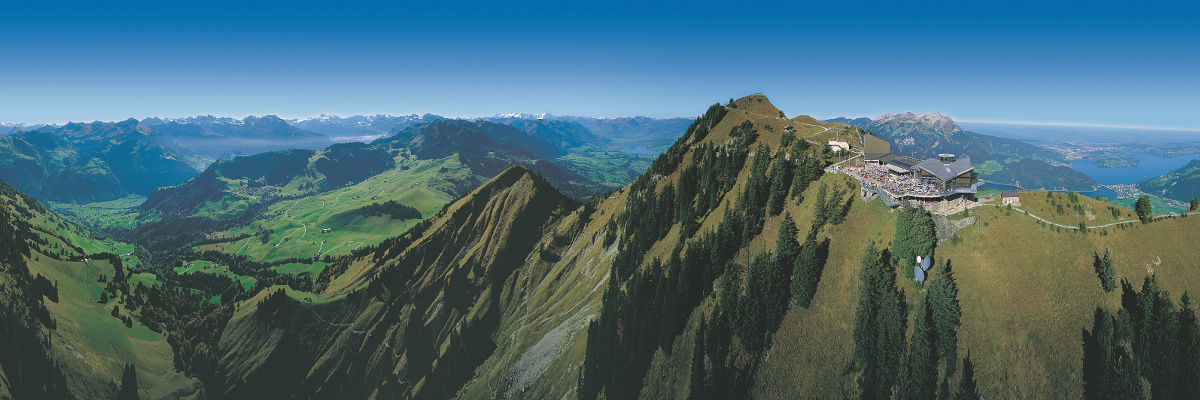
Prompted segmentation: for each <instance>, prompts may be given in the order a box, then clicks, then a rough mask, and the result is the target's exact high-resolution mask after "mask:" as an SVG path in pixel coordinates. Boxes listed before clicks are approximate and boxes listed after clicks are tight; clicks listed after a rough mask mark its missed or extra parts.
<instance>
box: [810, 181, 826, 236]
mask: <svg viewBox="0 0 1200 400" xmlns="http://www.w3.org/2000/svg"><path fill="white" fill-rule="evenodd" d="M813 208H814V210H813V223H812V226H813V230H820V229H821V227H822V226H825V185H821V187H820V188H817V200H816V201H814V202H813Z"/></svg>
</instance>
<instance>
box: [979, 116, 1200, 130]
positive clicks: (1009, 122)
mask: <svg viewBox="0 0 1200 400" xmlns="http://www.w3.org/2000/svg"><path fill="white" fill-rule="evenodd" d="M955 122H966V123H977V124H997V125H1040V126H1074V127H1085V128H1113V129H1140V130H1155V131H1180V132H1196V133H1200V128H1181V127H1174V126H1138V125H1117V124H1089V123H1082V122H1042V121H1002V120H982V119H961V120H955Z"/></svg>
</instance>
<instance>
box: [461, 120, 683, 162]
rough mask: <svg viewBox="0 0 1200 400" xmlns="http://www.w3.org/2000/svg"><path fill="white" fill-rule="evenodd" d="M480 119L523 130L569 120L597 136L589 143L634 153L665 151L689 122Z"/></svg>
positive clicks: (589, 140)
mask: <svg viewBox="0 0 1200 400" xmlns="http://www.w3.org/2000/svg"><path fill="white" fill-rule="evenodd" d="M484 119H486V120H488V121H491V122H495V123H500V124H506V125H513V126H517V127H518V128H521V129H524V128H522V126H524V125H526V124H529V123H530V122H531V121H562V122H573V123H577V124H579V125H580V126H581V127H583V128H584V129H587V130H588V131H590V132H591V133H592V134H593V135H594V136H595V137H598V138H591V139H588V140H586V141H588V142H590V144H591V145H594V146H595V145H604V146H608V147H610V148H613V149H616V150H620V151H625V152H635V153H641V152H653V153H661V152H663V151H665V150H666V149H667V148H668V147H670V146H671V144H672V143H675V139H676V138H678V137H679V136H680V135H682V134H683V132H684V131H685V130H687V127H688V125H689V124H691V123H692V121H693V119H691V118H650V117H622V118H593V117H577V116H570V115H553V114H530V113H508V114H497V115H495V116H492V117H488V118H484Z"/></svg>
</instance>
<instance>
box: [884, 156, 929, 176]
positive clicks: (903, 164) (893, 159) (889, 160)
mask: <svg viewBox="0 0 1200 400" xmlns="http://www.w3.org/2000/svg"><path fill="white" fill-rule="evenodd" d="M919 162H921V160H918V159H916V158H912V157H909V156H902V155H899V154H887V155H884V156H882V157H879V163H881V164H888V165H894V166H896V167H900V168H904V169H906V170H912V168H913V166H914V165H917V163H919ZM905 172H908V171H905Z"/></svg>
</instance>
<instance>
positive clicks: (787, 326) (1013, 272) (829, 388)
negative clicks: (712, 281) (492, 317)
mask: <svg viewBox="0 0 1200 400" xmlns="http://www.w3.org/2000/svg"><path fill="white" fill-rule="evenodd" d="M756 103H757V102H756ZM745 120H753V121H754V123H756V126H758V127H759V129H758V131H759V132H760V136H759V138H758V140H759V141H760V142H763V143H769V142H775V143H778V142H777V140H778V137H776V136H773V135H771V134H769V133H768V132H770V131H769V130H768V129H767V128H766V126H767V125H771V124H778V123H781V122H782V121H781V120H779V119H775V120H774V121H773V120H772V119H771V118H764V116H763V115H762V114H760V113H753V114H751V113H738V112H737V111H736V109H731V110H729V114H728V115H726V116H725V118H724V119H723V120H722V121H721V123H720V124H718V127H717V128H714V129H713V130H712V133H710V134H709V136H708V137H709V138H710V139H706V140H712V141H714V142H718V143H720V142H723V141H725V140H728V139H729V136H727V135H728V134H727V133H726V132H728V131H729V130H731V128H732V127H733V126H737V125H738V124H740V123H741V121H745ZM727 124H728V125H727ZM758 124H762V125H758ZM816 131H817V130H816V129H812V128H811V127H809V128H807V131H805V132H806V133H810V134H811V133H815V132H816ZM776 132H778V131H776ZM689 158H690V157H687V156H685V157H682V159H684V160H687V159H689ZM752 159H753V158H751V161H752ZM751 161H748V162H747V165H749V164H750V163H751ZM683 165H684V166H686V165H687V162H686V161H685V162H684V163H683ZM652 169H653V168H652ZM680 169H684V168H680ZM652 173H653V172H652ZM664 175H665V176H664V177H663V178H662V179H661V180H658V182H659V183H658V185H657V186H658V190H660V191H661V190H662V188H663V187H665V186H666V185H669V184H670V182H671V181H672V179H675V178H674V177H675V176H677V175H678V170H677V171H676V172H675V173H673V174H664ZM748 175H749V171H742V172H741V173H740V174H739V177H738V181H737V184H736V185H735V187H734V188H733V189H732V190H730V192H729V193H730V195H727V196H732V194H735V193H737V192H739V191H740V190H741V188H742V187H743V186H744V185H745V182H746V179H747V178H748ZM821 185H828V186H827V187H829V188H833V187H845V186H851V189H850V190H849V191H850V192H851V193H854V192H856V188H855V185H856V184H855V183H854V182H853V181H852V180H849V179H848V178H846V177H845V176H837V175H827V176H824V177H822V178H821V179H820V180H819V181H817V182H814V183H813V184H812V185H810V186H809V188H808V189H807V190H806V191H805V192H804V193H803V194H802V195H801V196H800V197H801V198H803V199H805V200H804V201H802V202H800V203H799V204H797V203H793V202H790V201H789V202H788V205H787V206H785V208H784V211H785V212H787V213H789V214H791V215H792V216H793V217H794V219H795V222H796V224H797V226H798V228H799V231H800V232H805V231H806V228H808V227H811V226H812V224H813V215H814V213H815V212H816V211H817V207H816V204H815V203H814V202H813V201H812V200H811V199H813V198H815V197H817V196H816V195H815V192H816V191H817V189H818V188H819V187H820V186H821ZM635 186H636V184H635ZM630 195H638V194H637V193H628V192H626V191H622V192H618V193H617V194H614V196H613V197H611V198H609V199H606V200H604V201H601V202H600V203H598V204H597V205H596V206H595V208H596V209H597V210H599V211H597V212H596V213H595V214H593V215H596V217H593V219H592V222H591V223H590V224H589V225H588V226H587V227H584V228H582V229H580V230H579V232H580V234H578V235H577V236H574V239H573V240H570V241H563V242H561V243H560V244H557V245H555V246H550V245H549V242H550V240H551V239H549V238H546V239H544V240H546V241H547V245H546V247H547V248H550V249H557V251H552V252H551V256H548V257H538V258H537V259H534V258H533V256H531V260H533V261H530V262H529V263H528V264H527V267H526V270H527V271H529V272H522V276H528V277H529V278H531V279H528V280H524V279H523V281H526V282H529V283H528V284H527V287H528V288H530V289H527V293H528V294H526V295H525V297H524V299H523V301H525V304H526V305H527V306H526V307H528V309H527V311H526V312H522V313H516V314H513V315H512V316H510V317H506V319H505V322H502V323H501V327H507V328H502V331H501V333H502V334H501V335H498V337H499V338H501V339H499V340H498V341H497V342H498V346H499V348H500V349H502V351H497V353H496V354H497V355H496V356H494V357H492V358H491V359H489V360H488V361H486V362H485V363H484V364H483V365H482V366H481V368H480V369H479V371H478V374H477V377H476V380H475V381H473V382H472V383H470V384H469V385H468V386H467V387H466V388H465V389H464V390H463V391H462V392H460V394H463V395H464V396H468V397H487V396H496V397H520V396H522V395H532V396H534V397H543V398H545V397H549V398H558V397H567V398H573V397H575V395H576V393H575V387H574V386H572V385H571V384H570V383H564V381H566V382H572V381H575V380H574V379H573V378H574V377H578V376H579V375H580V371H579V368H580V367H582V366H583V365H584V363H585V361H584V360H583V358H582V353H584V351H583V349H582V347H584V345H583V344H581V343H580V342H584V341H591V340H594V338H592V337H590V334H589V333H588V332H587V330H586V329H582V328H581V326H582V323H583V322H580V321H586V320H587V319H589V317H590V318H595V315H594V314H591V315H589V310H597V309H599V308H600V305H599V304H594V305H590V304H593V303H591V302H594V301H596V300H597V299H599V298H600V297H601V292H603V289H601V288H600V286H602V285H603V284H604V283H605V281H606V280H607V279H611V278H612V275H611V273H609V274H607V275H604V274H600V273H598V272H597V270H599V271H609V272H611V268H612V267H611V265H612V263H613V262H614V260H615V259H616V258H618V257H617V254H618V253H619V251H620V250H618V249H617V248H613V247H610V246H605V245H604V236H605V234H606V233H607V231H606V229H604V228H606V227H611V226H608V225H607V224H608V220H609V218H611V217H607V218H605V217H599V216H600V215H604V214H605V213H606V212H611V211H609V210H617V212H618V213H619V212H620V211H619V210H622V209H625V205H626V204H627V202H628V201H629V196H630ZM1030 195H1032V196H1035V197H1036V196H1038V195H1041V196H1043V197H1044V193H1040V192H1038V193H1027V194H1026V196H1030ZM1056 196H1057V197H1058V198H1057V199H1056V201H1060V202H1065V201H1068V200H1066V199H1065V196H1062V195H1056ZM731 200H732V199H731V198H728V197H727V198H726V199H725V200H723V201H722V202H721V204H722V207H727V206H731V205H732V204H730V203H732V201H731ZM846 200H849V199H846ZM1080 201H1081V202H1083V203H1085V204H1083V206H1084V209H1085V210H1086V211H1089V212H1088V213H1085V214H1080V215H1079V216H1078V217H1076V218H1078V219H1080V220H1082V221H1089V223H1090V224H1093V225H1095V224H1099V223H1101V222H1103V221H1104V219H1105V218H1109V219H1111V218H1110V217H1109V216H1107V215H1104V214H1103V213H1104V212H1107V210H1109V209H1108V205H1107V204H1104V203H1100V202H1095V201H1093V200H1091V199H1086V198H1081V200H1080ZM889 211H890V210H888V209H887V208H886V207H884V206H883V205H882V204H881V203H879V202H872V203H863V202H861V201H860V200H852V201H851V203H850V208H849V209H848V213H847V216H846V220H845V222H843V223H841V224H839V225H826V226H825V227H824V228H822V230H821V231H820V232H819V234H818V236H819V237H829V238H830V241H829V247H828V250H827V256H826V257H827V258H826V263H825V267H824V274H822V276H821V279H820V283H819V286H818V289H817V292H816V296H815V298H814V299H813V305H812V306H810V307H809V308H807V309H805V308H799V307H793V308H790V309H789V310H788V311H787V313H786V314H785V315H784V317H783V319H782V322H781V324H780V326H779V328H778V330H777V331H776V332H775V335H774V337H773V339H772V342H771V344H770V345H769V346H768V350H767V351H766V354H770V356H769V357H756V356H754V355H753V354H752V353H751V352H748V351H747V350H746V349H743V348H741V347H740V345H738V344H736V341H735V344H733V346H734V349H733V350H732V352H733V355H731V362H732V363H733V364H732V365H735V366H740V367H739V368H738V369H737V370H736V371H737V372H731V373H733V374H734V375H735V376H740V377H741V378H739V379H742V382H743V384H744V385H745V387H744V388H743V389H742V390H744V392H742V393H745V394H746V395H750V396H752V397H759V398H794V397H795V396H796V395H797V394H799V393H808V394H814V393H824V394H826V395H836V394H838V393H841V394H847V395H848V394H852V393H855V392H856V390H857V384H856V383H854V382H855V380H854V375H853V374H851V375H844V374H843V371H844V368H845V366H846V365H847V362H848V361H849V359H850V356H851V353H852V351H853V342H852V341H851V331H852V330H853V322H852V321H851V320H850V319H849V318H848V316H849V315H853V314H854V310H855V308H856V301H857V300H856V299H857V287H858V277H857V274H858V265H859V259H860V257H861V255H862V250H863V248H864V243H865V241H867V240H871V241H874V242H876V243H877V244H880V245H881V246H889V245H890V242H891V240H892V226H893V225H894V224H895V222H894V214H892V213H891V212H889ZM1122 211H1123V213H1124V214H1123V215H1122V218H1121V220H1127V219H1128V215H1127V214H1128V210H1122ZM1074 213H1075V212H1074V211H1070V214H1072V215H1074ZM1089 214H1090V215H1089ZM1096 214H1100V215H1099V216H1098V217H1097V218H1096V219H1092V217H1091V215H1096ZM722 215H724V209H723V208H721V209H718V210H714V211H712V212H710V213H708V216H707V217H705V218H702V223H701V227H700V232H706V231H709V230H712V229H715V228H717V226H718V225H719V224H720V222H721V221H722V220H723V218H722V217H721V216H722ZM975 215H976V216H977V217H978V218H981V219H982V220H981V221H980V222H977V225H976V226H972V227H970V228H968V229H967V230H964V231H962V232H960V236H961V238H962V242H961V243H960V244H951V243H949V242H947V243H945V244H943V245H942V246H941V247H939V248H938V259H939V260H950V262H952V263H953V264H954V266H955V267H954V268H955V274H956V275H955V276H956V279H957V281H958V282H959V288H960V297H959V298H960V301H961V303H962V307H963V310H964V311H963V313H964V314H963V315H964V317H963V325H962V328H961V331H960V333H959V338H960V342H959V354H960V355H965V354H967V352H968V351H969V352H970V354H971V355H972V357H973V359H974V360H975V361H976V365H977V366H978V369H977V371H979V372H978V375H977V377H978V379H979V382H980V387H981V391H982V393H984V395H985V396H988V397H1038V396H1053V397H1063V396H1065V397H1072V396H1078V395H1079V393H1080V390H1081V387H1082V386H1081V385H1082V384H1081V381H1080V380H1079V379H1080V378H1079V376H1080V375H1079V374H1080V373H1079V370H1080V364H1079V360H1080V359H1081V357H1082V350H1081V349H1080V347H1079V346H1078V345H1077V344H1078V341H1079V338H1078V336H1077V335H1078V332H1079V328H1082V327H1083V326H1084V325H1085V324H1086V323H1088V322H1090V317H1091V311H1092V310H1093V309H1094V308H1095V307H1096V306H1098V305H1103V306H1106V307H1107V306H1112V305H1114V304H1116V303H1119V301H1120V295H1119V294H1116V293H1108V294H1105V293H1104V292H1103V291H1102V290H1101V289H1100V287H1099V280H1098V279H1097V278H1096V276H1095V272H1094V271H1093V270H1092V257H1093V256H1094V254H1095V253H1096V252H1100V253H1103V251H1104V249H1105V248H1110V249H1112V250H1113V252H1114V254H1116V253H1120V254H1123V256H1122V257H1121V259H1119V260H1118V264H1119V265H1122V266H1121V267H1119V268H1118V274H1119V275H1120V276H1121V277H1124V278H1128V279H1129V280H1130V281H1131V282H1135V285H1136V282H1138V281H1139V280H1140V279H1141V278H1142V277H1144V276H1145V275H1146V273H1148V271H1149V270H1148V269H1147V268H1146V266H1145V264H1147V263H1149V264H1151V266H1152V267H1153V268H1155V271H1157V273H1159V274H1161V275H1159V276H1160V280H1162V279H1165V278H1162V277H1164V276H1167V275H1170V280H1171V281H1172V282H1173V283H1172V287H1171V288H1169V289H1168V290H1170V291H1171V292H1172V293H1182V291H1184V290H1190V291H1196V290H1197V289H1200V286H1197V285H1200V280H1197V278H1196V277H1193V276H1191V275H1194V274H1193V272H1194V271H1192V268H1190V261H1189V260H1194V259H1197V257H1200V254H1197V253H1196V250H1195V249H1189V248H1186V247H1187V245H1186V244H1185V243H1187V242H1188V240H1189V239H1188V238H1187V237H1188V234H1186V233H1184V232H1187V231H1189V230H1191V229H1195V227H1193V226H1192V225H1194V224H1196V223H1200V222H1197V221H1196V220H1195V219H1171V220H1165V221H1161V222H1156V223H1154V224H1151V225H1148V226H1141V225H1140V224H1133V225H1123V226H1124V227H1125V228H1121V229H1118V228H1112V227H1110V228H1105V229H1104V233H1103V234H1098V233H1097V231H1096V230H1095V229H1093V230H1092V231H1091V232H1090V233H1088V234H1079V233H1068V232H1066V231H1062V230H1061V229H1060V230H1058V231H1055V230H1051V229H1047V228H1045V227H1042V225H1039V224H1038V223H1037V222H1036V220H1034V219H1032V218H1030V217H1027V216H1025V215H1024V214H1023V213H1019V212H1011V213H1008V212H1006V211H1005V209H1003V208H992V207H990V206H989V207H984V208H979V209H976V212H975ZM1063 218H1065V217H1063ZM984 222H987V223H986V224H984ZM1063 222H1064V223H1066V222H1069V221H1066V220H1064V221H1063ZM780 223H782V219H781V217H772V218H768V219H767V220H766V221H765V222H764V228H763V231H762V232H761V233H760V234H758V235H757V236H756V237H755V238H753V239H751V240H750V241H749V243H750V245H749V246H748V247H744V248H742V249H741V250H740V251H739V253H738V254H739V255H738V256H737V257H738V258H739V259H749V258H753V256H754V255H755V254H760V253H761V252H764V251H766V250H769V249H770V248H771V247H772V245H773V239H774V236H775V234H776V232H777V229H778V228H777V227H778V226H779V224H780ZM602 225H603V226H602ZM679 229H680V226H678V225H676V226H674V227H672V228H671V229H670V230H669V231H668V232H667V233H666V234H665V236H664V237H663V239H662V240H660V241H658V242H657V243H654V244H653V245H652V246H651V247H650V249H649V251H648V252H647V253H646V254H645V255H644V256H643V257H644V258H643V259H642V262H641V265H642V268H647V265H648V264H651V261H652V260H654V259H662V260H664V262H665V260H666V259H668V258H670V257H671V253H672V248H674V247H675V246H676V243H679V241H680V238H679V237H680V236H679ZM697 236H700V235H697ZM1164 238H1171V239H1169V240H1164ZM689 243H695V238H693V239H692V240H690V241H689ZM758 243H761V244H758ZM1028 243H1047V244H1048V245H1045V246H1038V247H1037V248H1036V249H1029V246H1028ZM1049 244H1053V245H1049ZM1060 244H1061V245H1060ZM616 245H617V244H616V243H615V242H613V243H612V245H611V246H616ZM688 246H690V244H685V246H684V248H683V250H684V252H686V251H687V249H688V248H689V247H688ZM1013 249H1028V250H1027V251H1013ZM1166 254H1171V256H1170V257H1168V256H1166ZM546 260H551V261H555V262H551V261H546ZM651 268H652V267H651ZM743 268H745V266H744V264H743ZM534 271H538V272H537V273H535V272H534ZM541 271H545V272H541ZM898 275H900V276H901V278H898V284H899V285H900V287H901V288H903V290H904V293H905V295H906V297H907V298H908V300H909V301H910V302H915V301H916V297H917V295H918V294H919V293H920V289H919V288H917V287H915V286H914V284H913V283H911V282H910V281H908V280H906V279H905V278H903V277H902V276H903V274H898ZM968 291H969V292H971V293H970V294H968V293H967V292H968ZM720 293H721V291H720V289H717V291H716V294H715V297H708V298H707V299H706V300H704V301H703V302H701V303H700V304H699V306H698V307H696V308H695V309H693V310H692V311H691V313H690V315H689V316H685V322H684V325H683V326H684V328H682V330H681V331H680V332H679V333H678V334H677V335H676V336H674V337H673V339H671V340H670V343H671V345H670V346H664V347H663V348H660V349H658V350H656V351H655V352H654V354H653V357H652V358H651V360H650V361H649V362H650V369H649V371H650V372H649V373H647V374H646V375H645V376H643V377H641V378H639V379H643V382H642V385H643V386H642V387H643V391H642V392H641V394H640V396H641V397H645V398H665V397H670V398H685V397H687V396H688V395H689V391H688V387H689V385H691V384H693V383H694V382H691V381H690V380H689V378H688V375H689V374H690V373H691V372H689V371H690V370H691V369H692V368H693V367H694V364H693V362H692V355H693V352H692V351H693V350H694V349H695V348H696V346H697V344H696V342H695V341H694V338H695V337H696V333H697V329H698V327H699V323H700V321H701V320H702V319H707V315H708V314H709V313H710V312H711V311H712V310H713V308H714V307H715V305H716V303H718V302H719V301H720V298H721V297H722V296H723V295H721V294H720ZM592 307H596V308H592ZM593 312H594V311H593ZM910 318H912V317H911V313H910ZM509 321H511V322H509ZM1047 374H1049V376H1051V378H1047ZM957 379H958V377H957V376H954V377H951V388H953V386H954V385H957V383H958V382H957ZM989 380H990V381H989ZM985 382H986V383H985Z"/></svg>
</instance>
